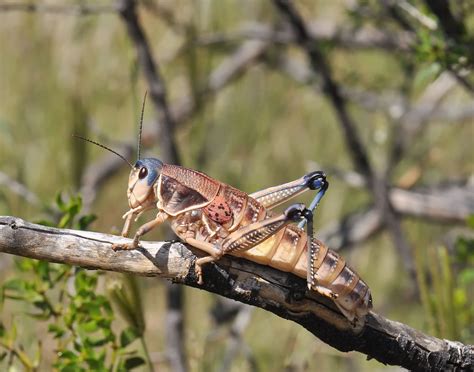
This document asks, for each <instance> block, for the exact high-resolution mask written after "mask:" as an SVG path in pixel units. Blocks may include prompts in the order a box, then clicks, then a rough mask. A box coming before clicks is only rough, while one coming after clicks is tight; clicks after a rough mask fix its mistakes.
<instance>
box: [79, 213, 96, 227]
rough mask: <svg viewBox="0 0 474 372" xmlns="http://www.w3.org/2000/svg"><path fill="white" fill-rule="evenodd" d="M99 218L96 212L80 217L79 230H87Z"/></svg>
mask: <svg viewBox="0 0 474 372" xmlns="http://www.w3.org/2000/svg"><path fill="white" fill-rule="evenodd" d="M96 219H97V216H96V215H94V214H87V215H85V216H82V217H81V218H79V222H78V225H79V230H87V228H88V227H89V225H90V224H91V223H92V222H94V221H95V220H96Z"/></svg>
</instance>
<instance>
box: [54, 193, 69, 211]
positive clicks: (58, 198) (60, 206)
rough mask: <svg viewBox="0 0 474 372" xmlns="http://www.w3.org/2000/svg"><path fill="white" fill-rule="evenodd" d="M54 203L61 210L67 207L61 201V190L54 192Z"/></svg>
mask: <svg viewBox="0 0 474 372" xmlns="http://www.w3.org/2000/svg"><path fill="white" fill-rule="evenodd" d="M56 205H57V206H58V208H59V210H60V211H61V212H66V210H67V208H66V204H65V203H64V201H63V197H62V195H61V192H58V193H57V194H56Z"/></svg>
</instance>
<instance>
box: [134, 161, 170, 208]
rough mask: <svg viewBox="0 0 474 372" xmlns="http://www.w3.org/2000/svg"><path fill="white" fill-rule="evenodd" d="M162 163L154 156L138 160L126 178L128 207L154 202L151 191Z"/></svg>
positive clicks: (153, 195)
mask: <svg viewBox="0 0 474 372" xmlns="http://www.w3.org/2000/svg"><path fill="white" fill-rule="evenodd" d="M162 167H163V163H162V162H161V160H158V159H155V158H145V159H140V160H138V161H137V162H136V163H135V165H134V166H133V168H132V171H131V172H130V177H129V178H128V189H127V196H128V204H129V206H130V208H132V209H133V208H136V207H138V206H140V205H141V206H143V207H145V206H147V205H148V204H152V203H155V202H156V196H155V193H154V191H153V189H154V185H155V183H156V181H157V179H158V177H159V176H160V173H161V168H162Z"/></svg>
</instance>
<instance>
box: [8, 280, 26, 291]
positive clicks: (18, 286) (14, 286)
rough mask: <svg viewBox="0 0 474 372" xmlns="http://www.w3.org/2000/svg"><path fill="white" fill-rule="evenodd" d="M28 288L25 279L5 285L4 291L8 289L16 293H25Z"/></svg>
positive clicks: (9, 281)
mask: <svg viewBox="0 0 474 372" xmlns="http://www.w3.org/2000/svg"><path fill="white" fill-rule="evenodd" d="M25 287H26V282H25V281H24V280H23V279H18V278H16V279H11V280H8V281H7V282H5V283H4V284H3V288H4V289H8V290H11V291H16V292H20V293H21V292H23V291H24V290H25Z"/></svg>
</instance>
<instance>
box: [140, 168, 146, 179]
mask: <svg viewBox="0 0 474 372" xmlns="http://www.w3.org/2000/svg"><path fill="white" fill-rule="evenodd" d="M147 175H148V169H146V167H142V168H141V169H140V173H138V178H140V179H141V180H142V179H144V178H145V177H146V176H147Z"/></svg>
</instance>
